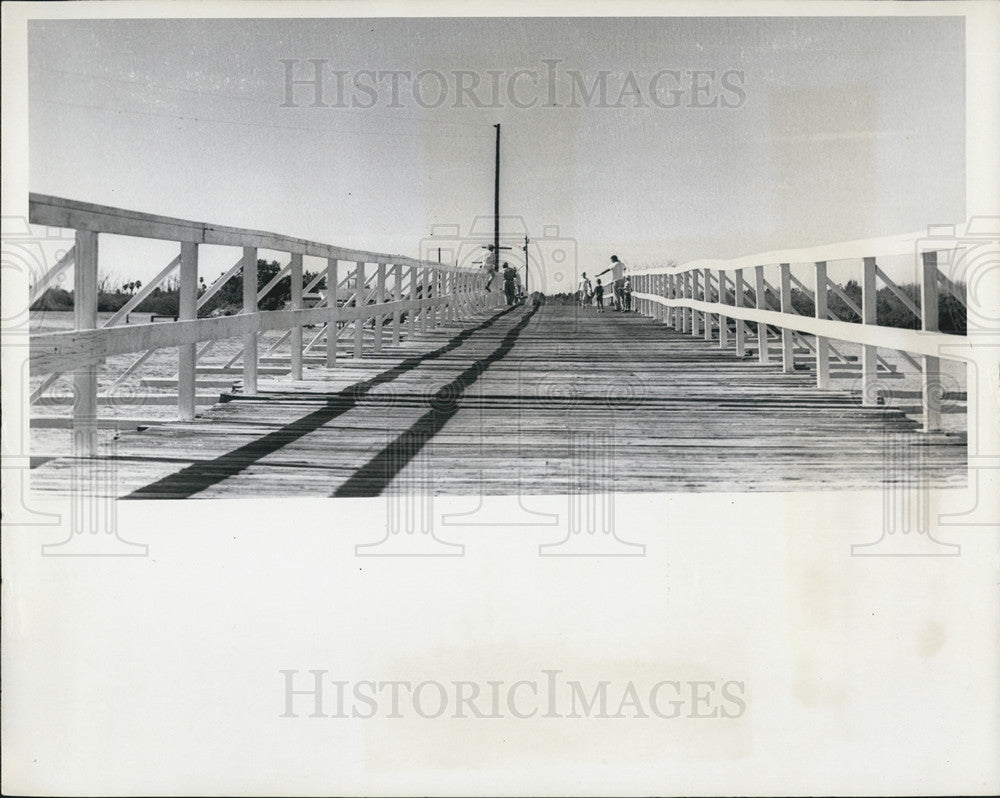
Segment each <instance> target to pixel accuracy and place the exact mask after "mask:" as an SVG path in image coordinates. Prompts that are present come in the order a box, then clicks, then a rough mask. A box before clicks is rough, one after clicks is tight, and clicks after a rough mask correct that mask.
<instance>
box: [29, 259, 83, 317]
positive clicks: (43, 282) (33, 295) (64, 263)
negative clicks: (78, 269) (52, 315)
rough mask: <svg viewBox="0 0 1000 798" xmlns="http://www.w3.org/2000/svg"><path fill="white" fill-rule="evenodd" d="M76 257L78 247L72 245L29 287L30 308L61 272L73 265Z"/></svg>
mask: <svg viewBox="0 0 1000 798" xmlns="http://www.w3.org/2000/svg"><path fill="white" fill-rule="evenodd" d="M75 257H76V247H70V248H69V250H68V251H67V252H65V253H63V256H62V257H61V258H59V260H57V261H56V263H55V265H54V266H53V267H52V268H51V269H49V270H48V271H47V272H45V274H43V275H42V276H41V277H39V278H38V280H36V281H35V284H34V285H32V286H31V287H30V288H29V289H28V307H29V308H30V307H31V306H32V305H34V304H35V302H37V301H38V300H39V299H40V298H41V296H42V294H44V293H45V292H46V291H47V290H48V288H49V286H50V285H52V283H53V282H54V281H55V280H56V278H57V277H58V276H59V275H60V274H62V273H63V272H64V271H66V269H68V268H69V267H70V266H72V265H73V260H74V258H75Z"/></svg>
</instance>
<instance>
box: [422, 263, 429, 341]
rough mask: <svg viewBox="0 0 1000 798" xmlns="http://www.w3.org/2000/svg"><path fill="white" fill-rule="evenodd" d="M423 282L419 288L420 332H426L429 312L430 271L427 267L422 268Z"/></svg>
mask: <svg viewBox="0 0 1000 798" xmlns="http://www.w3.org/2000/svg"><path fill="white" fill-rule="evenodd" d="M423 274H424V277H423V280H422V281H421V286H420V332H422V333H425V332H427V314H428V313H429V312H430V304H429V302H430V293H431V270H430V267H429V266H424V268H423Z"/></svg>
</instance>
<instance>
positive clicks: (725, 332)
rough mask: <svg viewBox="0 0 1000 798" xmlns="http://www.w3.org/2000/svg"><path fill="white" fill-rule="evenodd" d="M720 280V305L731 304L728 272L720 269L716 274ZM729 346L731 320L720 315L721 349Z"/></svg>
mask: <svg viewBox="0 0 1000 798" xmlns="http://www.w3.org/2000/svg"><path fill="white" fill-rule="evenodd" d="M716 274H717V277H718V280H719V304H720V305H728V304H729V296H728V294H729V291H728V290H727V289H728V285H729V280H728V279H726V272H725V270H723V269H719V271H718V272H717V273H716ZM727 346H729V318H728V317H727V316H723V315H722V314H721V313H720V314H719V349H725V348H726V347H727Z"/></svg>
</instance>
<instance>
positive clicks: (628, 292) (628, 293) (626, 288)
mask: <svg viewBox="0 0 1000 798" xmlns="http://www.w3.org/2000/svg"><path fill="white" fill-rule="evenodd" d="M622 299H623V300H624V302H625V312H626V313H628V312H629V311H631V310H632V283H631V281H630V280H629V279H628V277H626V278H625V284H624V285H623V286H622Z"/></svg>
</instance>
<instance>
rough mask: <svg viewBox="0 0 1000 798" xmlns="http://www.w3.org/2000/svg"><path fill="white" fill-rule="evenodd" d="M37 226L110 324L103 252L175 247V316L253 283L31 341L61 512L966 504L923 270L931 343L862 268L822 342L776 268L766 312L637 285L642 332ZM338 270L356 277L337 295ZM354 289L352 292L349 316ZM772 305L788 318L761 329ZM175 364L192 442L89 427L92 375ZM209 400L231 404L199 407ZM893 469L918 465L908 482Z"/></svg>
mask: <svg viewBox="0 0 1000 798" xmlns="http://www.w3.org/2000/svg"><path fill="white" fill-rule="evenodd" d="M33 203H34V204H33V207H32V212H33V214H34V217H35V218H34V219H33V220H34V221H40V222H41V223H45V224H50V225H61V226H63V227H70V228H72V229H76V230H77V247H76V251H75V253H72V255H71V257H75V259H76V266H77V268H76V276H75V285H76V286H77V289H78V290H77V294H76V295H77V296H78V297H82V298H83V299H84V302H87V301H90V302H91V304H92V305H93V302H94V301H96V300H95V297H94V294H93V290H92V289H93V285H92V284H93V276H94V274H95V273H96V265H97V235H98V232H100V231H107V232H112V233H117V234H125V235H136V236H144V237H155V238H168V239H170V238H173V239H175V240H178V241H179V242H180V245H181V252H180V255H179V257H178V259H177V260H176V261H175V262H174V263H173V264H172V266H173V267H176V266H178V265H179V266H180V273H181V281H182V293H184V286H187V287H188V288H190V286H191V285H193V282H192V281H196V280H197V247H198V242H203V243H215V244H220V243H221V244H223V245H228V246H233V247H238V248H241V249H242V255H241V257H240V259H239V260H238V261H237V265H236V266H234V268H233V269H231V270H230V272H229V273H228V274H227V275H224V276H223V278H220V279H223V280H225V279H230V278H232V277H234V276H236V275H238V274H242V275H243V280H244V291H243V294H244V302H245V305H244V312H243V313H242V314H240V315H237V316H233V317H228V318H223V319H206V318H201V319H199V318H198V317H197V306H196V302H195V300H196V297H195V295H194V294H193V293H192V292H190V291H188V295H187V297H186V299H185V301H184V302H183V303H182V307H181V314H180V315H181V320H179V321H177V322H170V323H157V324H149V325H131V326H128V327H124V326H110V327H105V328H103V329H99V328H97V326H96V313H95V312H94V310H93V307H90V308H87V307H80V308H79V309H78V311H77V318H78V321H79V322H80V323H79V324H78V329H76V330H74V331H72V332H67V333H47V334H43V335H38V336H34V337H33V339H32V342H31V343H32V350H31V364H32V370H33V372H34V373H38V374H51V373H56V374H58V373H60V372H63V371H70V372H71V373H72V374H73V375H74V380H75V384H76V386H77V390H78V394H79V395H78V397H77V403H76V405H75V407H74V411H73V412H74V415H73V420H72V427H73V431H72V434H69V432H68V430H67V431H65V432H64V433H63V435H64V437H62V438H60V439H59V442H58V443H55V442H54V441H55V440H56V439H55V438H54V437H53V436H54V435H56V434H57V433H58V432H59V431H58V430H53V429H51V428H49V429H46V430H45V431H46V433H48V437H47V438H46V439H45V441H44V442H42V443H41V445H33V449H32V452H31V454H32V470H31V485H32V489H34V490H42V491H56V492H67V491H70V490H71V486H72V485H73V484H74V482H73V474H74V473H76V471H78V470H79V469H80V467H81V464H85V463H88V462H91V463H92V462H101V463H103V464H104V465H105V466H106V469H105V472H103V473H104V476H102V481H101V483H100V486H94V485H92V486H91V488H90V489H92V490H97V491H99V492H103V493H105V494H107V495H115V496H117V497H121V498H150V499H153V498H189V497H198V498H214V497H226V496H285V497H304V496H322V497H337V496H376V495H381V494H384V493H387V492H390V493H391V492H397V491H400V492H420V493H423V494H432V493H433V494H458V495H470V494H489V495H511V494H526V493H542V494H561V493H594V492H602V491H607V490H614V491H632V492H673V491H786V490H795V489H824V488H838V489H846V488H873V487H878V486H880V485H885V484H887V483H896V482H898V483H913V484H917V483H919V484H920V485H922V486H956V487H959V486H963V485H965V483H966V471H967V468H966V466H967V450H966V445H965V440H966V439H965V436H964V435H962V434H955V433H954V431H952V432H946V431H944V427H943V425H942V423H941V422H942V402H941V399H942V394H941V391H937V392H936V393H935V383H934V379H935V378H936V376H937V375H938V374H939V369H940V362H939V358H938V357H937V355H936V353H938V352H941V351H943V352H945V353H946V354H945V355H944V356H945V357H948V356H953V357H954V358H955V359H956V360H961V359H962V358H963V357H965V355H964V354H962V350H961V345H962V342H963V340H964V339H963V338H962V337H961V336H954V335H944V334H942V333H939V332H937V330H936V316H935V315H932V313H931V311H930V309H931V308H936V297H937V294H936V291H937V289H938V283H939V277H940V275H939V274H938V272H937V269H936V265H935V261H934V258H933V257H928V256H927V255H926V254H925V255H924V266H925V269H926V271H925V281H924V286H923V287H924V291H925V294H926V296H925V300H924V302H923V308H926V309H927V310H921V308H917V307H916V306H915V305H914V307H913V310H914V312H916V313H918V314H921V315H922V328H923V329H921V330H900V329H897V328H887V327H880V326H878V325H877V324H876V323H875V322H876V318H875V315H874V310H873V307H874V304H873V303H874V299H873V297H874V284H875V279H876V277H879V278H881V279H883V280H888V278H887V277H886V275H885V274H884V273H882V272H881V271H880V270H879V269H878V266H877V265H876V261H875V258H874V257H868V256H865V257H864V258H863V259H861V258H859V264H860V263H861V262H862V261H863V274H864V278H865V279H864V286H865V292H866V293H865V299H864V302H863V307H859V308H858V310H859V311H860V312H859V315H860V316H861V317H862V323H860V324H852V323H846V322H842V321H836V320H831V319H830V318H828V317H827V314H826V313H825V311H826V303H825V299H826V293H827V289H828V288H829V290H831V291H834V292H835V293H837V292H839V291H840V289H839V287H838V286H836V285H835V284H832V283H830V284H829V285H828V281H827V278H826V263H825V261H824V260H820V259H819V258H818V257H817V258H816V260H815V274H814V277H815V284H814V289H813V291H812V294H811V296H813V297H814V298H815V299H816V300H817V301H816V308H817V315H816V317H815V318H811V317H805V316H799V315H797V314H795V313H794V312H793V311H792V309H791V305H790V301H789V296H790V294H789V290H790V288H789V287H790V285H791V281H792V280H795V281H796V282H797V283H798V284H799V285H800V286H802V283H801V282H800V281H799V280H797V279H796V278H795V276H794V273H793V272H792V271H791V270H790V268H789V266H788V264H787V263H775V264H774V265H775V266H778V267H779V273H778V280H777V283H778V287H777V288H776V289H774V288H772V286H771V285H770V284H768V283H767V282H766V278H765V274H764V266H758V267H755V268H753V269H751V270H750V272H751V275H752V278H753V279H752V280H745V279H744V274H743V270H744V267H743V265H742V264H741V263H733V264H728V265H727V264H718V263H716V264H713V268H711V269H709V268H706V267H704V266H703V265H701V264H694V265H690V266H686V267H674V268H672V269H666V270H663V271H661V272H659V273H656V272H647V273H641V274H638V275H635V276H633V278H632V279H633V281H634V285H635V289H636V290H635V293H634V297H635V302H636V304H637V310H638V311H639V312H632V313H617V312H606V313H603V314H598V313H596V311H595V309H594V308H590V307H587V308H581V307H579V306H576V305H569V304H545V303H540V304H532V303H530V302H529V304H528V305H526V306H515V307H513V308H506V307H502V306H501V305H500V304H499V303H498V301H497V296H496V293H495V292H494V293H493V294H492V295H488V294H486V293H485V292H484V291H482V289H481V287H480V286H479V284H478V282H477V278H478V277H479V274H478V272H477V271H476V270H470V269H462V268H459V267H457V266H441V265H439V264H428V263H425V262H421V261H412V260H410V259H406V258H397V257H394V256H389V255H380V254H378V253H363V252H357V251H354V250H345V249H342V248H337V247H332V246H328V245H322V244H315V243H313V242H306V241H299V240H296V239H285V238H282V237H280V236H276V235H274V234H269V233H260V232H257V231H245V230H234V229H230V228H219V227H212V226H207V225H200V224H198V223H193V222H184V221H182V220H172V219H163V218H161V217H149V216H145V215H142V214H136V213H133V212H128V211H120V210H117V209H107V208H100V207H95V206H83V205H80V204H76V203H72V202H70V201H67V200H59V199H54V198H45V197H38V198H33ZM904 243H905V242H904ZM909 243H911V244H912V242H909ZM257 245H260V246H261V247H266V248H267V249H268V251H279V252H280V251H285V252H289V253H291V258H290V261H289V264H288V265H287V266H286V267H285V269H283V271H282V274H290V275H291V277H292V304H291V307H290V308H288V309H285V310H278V311H268V312H263V311H259V310H258V309H257V302H259V301H260V299H261V297H262V296H263V295H265V294H266V293H267V291H268V290H270V288H269V287H267V286H265V288H264V289H261V290H259V291H258V289H257V284H256V274H255V271H256V269H255V264H256V257H257ZM893 246H896V247H898V246H902V243H900V242H894V243H893ZM303 256H306V257H312V258H322V259H324V261H325V263H326V271H325V274H326V277H327V285H329V286H335V287H336V289H337V292H336V293H335V294H332V293H331V292H329V291H327V292H325V299H324V300H322V301H321V302H320V303H319V304H317V305H315V306H314V307H312V308H306V307H304V305H303V302H302V296H303V292H304V291H309V290H315V283H314V284H311V285H309V286H304V285H303V280H302V268H303V261H302V258H303ZM853 256H854V253H853V252H848V255H847V256H845V257H853ZM345 259H347V260H349V261H351V262H352V263H353V264H354V268H353V269H352V270H351V272H350V273H349V274H348V275H346V276H344V279H343V280H342V279H340V274H339V273H338V265H339V262H340V261H341V260H345ZM803 260H804V259H803ZM799 262H801V261H799ZM241 265H242V266H243V267H244V268H242V269H237V266H241ZM61 268H65V264H57V266H56V269H61ZM169 268H170V267H168V269H165V270H164V271H163V272H162V273H161V278H162V277H163V276H165V275H166V274H167V273H168V272H169ZM49 277H51V274H50V275H49ZM348 278H351V280H352V282H353V285H354V289H353V290H352V291H350V292H348V293H347V294H342V291H344V290H345V289H344V286H345V284H346V281H347V279H348ZM277 279H278V278H275V280H277ZM273 284H274V281H272V285H273ZM802 287H803V288H804V286H802ZM212 290H213V289H212V288H210V289H209V291H210V292H211V291H212ZM769 293H770V294H771V295H772V296H778V297H779V299H780V309H777V308H772V307H768V302H767V298H768V294H769ZM840 293H842V292H840ZM334 296H335V297H336V301H335V302H331V301H330V299H331V298H332V297H334ZM911 304H912V303H911ZM119 315H121V314H119ZM307 325H311V328H310V330H309V332H308V334H305V333H304V328H306V327H307ZM316 329H318V330H319V332H313V330H316ZM268 331H270V332H271V333H275V332H283V333H284V334H283V336H282V338H281V341H285V342H287V345H288V346H290V347H291V349H290V351H289V350H287V349H286V350H284V351H285V353H286V354H281V353H280V352H279V353H275V352H274V348H273V347H272V349H271V350H269V351H268V352H267V353H263V354H262V353H260V352H259V351H258V345H259V343H260V341H261V340H262V339H261V334H262V333H265V332H268ZM234 336H237V337H241V338H242V340H243V342H244V346H243V349H242V350H241V354H240V358H235V357H234V358H232V359H231V360H230V361H229V362H228V363H225V364H224V365H209V364H203V365H201V366H198V359H199V358H200V357H201V355H202V353H203V352H205V351H206V350H208V349H209V348H210V346H211V345H212V343H213V342H215V341H217V340H219V339H223V338H233V337H234ZM307 339H310V340H308V343H307V342H306V341H307ZM834 341H836V342H838V343H837V346H839V347H841V349H844V345H843V343H840V342H844V341H846V342H848V344H849V345H850V346H855V347H857V349H858V352H859V353H860V354H859V355H854V356H851V355H846V354H845V353H844V352H841V351H839V350H838V349H837V346H835V345H834V343H833V342H834ZM202 344H207V345H205V346H204V347H203V348H202V349H200V350H199V349H198V348H197V347H198V346H200V345H202ZM948 346H951V347H952V348H951V350H949V349H948ZM166 347H173V348H174V349H175V351H177V352H178V377H177V378H176V380H174V381H171V380H166V381H165V382H166V383H169V384H173V385H176V387H177V390H178V393H177V402H178V417H175V418H174V419H172V420H168V421H162V420H161V422H160V423H155V424H149V425H141V426H138V425H135V424H131V425H122V426H121V427H119V428H118V429H114V424H113V422H112V423H109V422H108V420H107V419H99V418H98V412H97V408H98V407H100V406H101V401H102V399H101V397H99V396H98V394H97V380H96V378H95V372H96V369H97V368H99V367H100V366H99V364H100V363H101V362H102V361H103V360H104V359H105V358H107V357H108V356H110V355H120V354H123V353H128V352H136V353H144V354H142V355H141V356H140V358H139V360H138V361H137V362H136V364H134V366H133V367H129V369H128V371H129V372H131V371H132V370H133V369H134V368H138V366H139V365H141V363H142V361H143V359H144V358H145V357H146V356H148V353H149V352H151V351H154V350H156V349H162V348H166ZM880 347H884V349H883V350H882V353H880V352H879V348H880ZM887 349H892V350H895V351H897V352H899V353H900V354H901V356H902V357H904V358H905V360H906V361H907V362H908V363H912V364H915V365H916V366H917V367H918V369H919V374H920V385H921V386H922V387H921V388H919V389H918V390H917V391H915V392H914V391H910V392H909V393H910V394H915V395H916V396H917V397H919V398H918V401H917V404H916V407H915V408H909V409H908V410H907V412H904V408H903V406H902V404H901V403H900V402H899V401H895V402H889V403H888V404H885V403H884V401H885V393H886V390H885V388H886V386H889V387H890V390H889V393H891V386H892V385H893V381H894V380H895V379H897V378H899V377H901V374H899V373H897V367H896V366H895V365H893V363H891V362H890V361H889V360H887V359H886V358H885V357H883V354H887V351H886V350H887ZM845 351H846V350H845ZM948 352H951V355H949V354H947V353H948ZM955 352H958V354H957V355H956V354H954V353H955ZM237 359H241V360H242V363H240V365H239V366H235V365H234V364H235V362H236V361H237ZM161 381H163V380H162V379H161ZM155 382H156V379H155V378H154V379H152V380H151V381H150V382H147V385H153V384H154V383H155ZM210 388H214V389H215V390H216V391H219V393H217V394H216V395H217V396H218V399H219V401H218V402H217V403H215V404H213V405H211V406H204V405H203V404H202V402H203V399H201V397H203V396H204V395H205V394H206V393H209V392H210V391H209V390H208V389H210ZM899 394H900V396H905V395H906V394H907V391H900V392H899ZM964 398H965V397H964V396H962V397H961V399H962V403H964ZM897 399H898V397H897ZM903 404H905V403H903ZM910 404H913V402H912V401H911V402H910ZM196 409H197V410H198V412H196ZM958 409H959V412H962V413H964V404H961V406H960V407H959V408H958ZM914 410H915V411H916V413H914V412H913V411H914ZM946 412H947V411H946ZM908 413H909V415H908ZM41 426H46V427H50V426H51V425H50V424H48V422H47V423H46V425H41ZM900 451H907V452H909V453H910V454H908V455H907V456H906V457H905V458H902V459H900V455H899V452H900Z"/></svg>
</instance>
